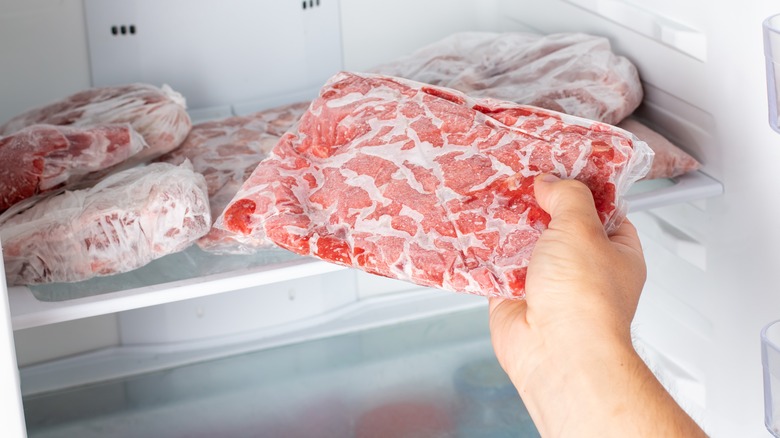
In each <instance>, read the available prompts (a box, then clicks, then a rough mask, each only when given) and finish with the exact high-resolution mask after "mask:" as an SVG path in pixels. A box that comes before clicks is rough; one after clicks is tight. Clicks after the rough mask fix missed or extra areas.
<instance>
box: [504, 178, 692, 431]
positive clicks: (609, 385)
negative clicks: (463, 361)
mask: <svg viewBox="0 0 780 438" xmlns="http://www.w3.org/2000/svg"><path fill="white" fill-rule="evenodd" d="M534 188H535V193H536V199H537V201H538V202H539V205H540V206H541V207H542V208H543V209H544V210H545V211H546V212H547V213H549V214H550V216H551V220H550V224H549V226H548V228H547V230H545V231H544V232H543V233H542V235H541V237H540V239H539V240H538V241H537V243H536V246H535V247H534V251H533V253H532V255H531V261H530V264H529V267H528V272H527V275H526V283H525V293H526V295H525V300H524V301H522V300H507V299H502V298H491V299H490V332H491V337H492V341H493V348H494V350H495V352H496V357H497V358H498V361H499V363H500V364H501V366H502V367H503V368H504V370H505V371H506V372H507V374H508V375H509V378H510V379H511V380H512V382H513V383H514V385H515V386H516V387H517V389H518V392H519V393H520V396H521V397H522V398H523V401H524V402H525V405H526V407H527V408H528V411H529V413H530V414H531V417H532V418H533V420H534V423H535V424H536V425H537V428H538V429H539V431H540V432H541V433H542V435H543V436H548V435H554V436H598V437H608V436H615V437H622V436H637V437H644V436H647V437H655V436H664V437H693V436H705V435H704V432H703V431H702V430H701V429H700V428H699V426H698V425H697V424H696V423H695V422H694V421H693V420H692V419H691V418H690V417H689V416H688V415H687V414H686V413H685V412H684V411H683V410H682V409H680V407H679V405H677V403H676V402H675V401H674V399H672V397H671V396H670V395H669V393H668V392H666V390H665V389H664V388H663V386H661V384H660V383H659V382H658V380H657V379H656V378H655V376H654V375H653V374H652V372H651V371H650V369H649V368H647V366H646V365H645V363H644V362H643V361H642V359H641V358H640V357H639V355H638V354H636V351H635V350H634V348H633V345H632V342H631V321H632V319H633V318H634V314H635V313H636V308H637V305H638V303H639V295H640V294H641V291H642V287H643V285H644V282H645V278H646V267H645V261H644V256H643V254H642V247H641V244H640V242H639V237H638V236H637V233H636V229H635V228H634V227H633V225H632V224H631V223H630V222H629V221H628V220H625V221H624V222H623V223H622V224H621V225H620V226H619V227H618V228H617V230H616V231H615V232H614V233H612V235H609V236H608V235H607V233H606V232H605V231H604V227H603V225H602V224H601V221H600V220H599V218H598V215H597V213H596V209H595V207H594V203H593V197H592V195H591V193H590V190H588V188H587V187H586V186H585V185H584V184H582V183H580V182H577V181H573V180H566V181H562V180H558V179H557V178H555V177H551V176H542V177H537V179H536V181H534Z"/></svg>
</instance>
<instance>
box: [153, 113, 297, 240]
mask: <svg viewBox="0 0 780 438" xmlns="http://www.w3.org/2000/svg"><path fill="white" fill-rule="evenodd" d="M308 107H309V103H308V102H305V103H296V104H292V105H285V106H281V107H277V108H272V109H268V110H265V111H259V112H256V113H253V114H249V115H246V116H235V117H229V118H226V119H222V120H214V121H210V122H204V123H200V124H197V125H195V126H193V127H192V130H191V131H190V133H189V135H188V136H187V138H186V139H185V140H184V143H182V145H181V146H180V147H178V148H176V149H175V150H173V151H172V152H170V153H168V154H165V155H163V156H162V157H160V158H159V161H162V162H167V163H171V164H181V163H183V162H184V161H185V160H189V161H190V162H191V163H192V166H193V170H195V171H196V172H198V173H201V174H202V175H203V176H205V177H206V185H207V186H208V191H209V204H210V205H211V215H212V218H215V219H216V218H217V217H218V216H219V215H220V214H221V213H222V211H223V210H224V209H225V207H227V205H228V203H229V202H230V200H231V199H233V197H234V196H235V195H236V193H237V192H238V189H240V188H241V185H242V184H243V183H244V181H246V179H247V178H249V175H251V174H252V171H254V170H255V168H256V167H257V164H258V163H260V161H262V160H263V159H264V158H265V157H266V156H267V155H268V153H269V152H270V151H271V149H272V148H273V147H274V146H275V145H276V143H277V142H278V141H279V138H280V137H281V136H282V135H283V134H284V133H285V132H287V130H289V129H290V128H291V127H292V126H293V125H294V124H295V123H296V122H297V121H298V119H300V117H301V115H302V114H303V113H304V112H305V111H306V109H307V108H308ZM231 236H232V235H231V234H229V233H225V232H224V231H223V230H219V229H216V228H214V229H212V230H211V231H210V232H209V233H208V234H207V235H206V236H203V237H202V238H201V239H199V240H198V242H197V243H198V246H200V248H201V249H203V250H204V251H209V252H214V253H220V254H246V253H251V252H252V250H251V249H248V248H245V247H244V246H243V245H241V244H240V242H237V241H236V240H234V239H233V238H232V237H231Z"/></svg>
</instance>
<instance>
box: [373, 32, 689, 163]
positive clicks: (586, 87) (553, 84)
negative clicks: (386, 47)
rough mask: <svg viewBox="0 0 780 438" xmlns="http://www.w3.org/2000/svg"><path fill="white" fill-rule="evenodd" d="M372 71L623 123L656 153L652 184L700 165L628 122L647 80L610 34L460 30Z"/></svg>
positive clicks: (641, 126)
mask: <svg viewBox="0 0 780 438" xmlns="http://www.w3.org/2000/svg"><path fill="white" fill-rule="evenodd" d="M372 71H373V72H375V73H380V74H386V75H390V76H399V77H403V78H406V79H412V80H415V81H419V82H425V83H428V84H433V85H438V86H443V87H448V88H454V89H456V90H459V91H462V92H464V93H466V94H468V95H469V96H472V97H491V98H495V99H502V100H507V101H510V102H515V103H521V104H526V105H533V106H539V107H542V108H547V109H551V110H555V111H560V112H564V113H566V114H570V115H573V116H580V117H585V118H587V119H592V120H597V121H600V122H605V123H609V124H613V125H617V126H618V127H621V128H623V129H625V130H627V131H629V132H631V133H633V134H634V135H636V136H637V137H638V138H639V139H641V140H642V141H645V142H647V144H648V145H649V146H650V149H652V150H653V152H655V160H654V161H653V167H652V169H651V170H650V172H648V174H647V175H646V176H645V179H654V178H672V177H675V176H679V175H681V174H683V173H686V172H690V171H693V170H696V169H698V168H699V167H700V164H699V163H698V162H697V161H696V160H695V159H694V158H693V157H691V156H690V155H689V154H687V153H686V152H685V151H683V150H682V149H680V148H679V147H678V146H676V145H675V144H673V143H671V142H670V141H669V140H667V139H666V138H665V137H663V136H662V135H661V134H659V133H658V132H655V131H654V130H652V129H650V128H649V127H648V126H646V125H644V124H642V123H641V122H639V121H637V120H635V119H633V118H626V117H627V116H629V114H631V113H632V112H633V111H634V110H635V109H636V108H637V107H638V106H639V104H640V103H641V101H642V96H643V91H642V83H641V81H640V78H639V74H638V72H637V70H636V67H634V65H633V64H632V63H631V62H630V61H629V60H628V59H626V58H625V57H622V56H618V55H616V54H615V53H613V52H612V49H611V46H610V43H609V40H607V39H606V38H604V37H600V36H596V35H588V34H584V33H555V34H550V35H540V34H535V33H527V32H506V33H492V32H463V33H456V34H453V35H450V36H448V37H446V38H444V39H442V40H439V41H436V42H434V43H431V44H429V45H427V46H425V47H422V48H420V49H419V50H417V51H415V52H414V53H412V54H410V55H407V56H403V57H400V58H397V59H395V60H393V61H390V62H388V63H385V64H381V65H379V66H376V67H375V68H373V69H372ZM618 122H620V124H619V123H618ZM624 123H625V124H626V126H623V125H622V124H624Z"/></svg>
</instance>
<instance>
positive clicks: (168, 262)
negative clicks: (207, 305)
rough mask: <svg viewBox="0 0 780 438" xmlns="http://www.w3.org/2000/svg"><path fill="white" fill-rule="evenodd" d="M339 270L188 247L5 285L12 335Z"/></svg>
mask: <svg viewBox="0 0 780 438" xmlns="http://www.w3.org/2000/svg"><path fill="white" fill-rule="evenodd" d="M721 193H723V186H722V185H721V184H720V182H718V181H716V180H714V179H712V178H710V177H709V176H707V175H705V174H704V173H702V172H691V173H688V174H686V175H683V176H681V177H678V178H674V179H658V180H649V181H640V182H639V183H637V184H635V185H634V187H633V188H632V190H631V192H630V193H629V196H628V203H629V209H630V211H632V212H635V211H641V210H647V209H651V208H656V207H660V206H663V205H670V204H675V203H680V202H688V201H696V200H700V199H704V198H708V197H712V196H717V195H720V194H721ZM339 269H344V268H343V267H341V266H337V265H334V264H330V263H325V262H321V261H317V260H314V259H310V258H303V257H300V256H297V255H295V254H292V253H290V252H287V251H285V250H282V249H269V250H266V251H263V252H261V253H259V254H257V255H253V256H214V255H210V254H207V253H204V252H203V251H200V250H199V249H198V248H197V247H196V246H193V247H191V248H189V249H188V250H186V251H184V252H181V253H178V254H172V255H170V256H167V257H163V258H161V259H159V260H156V261H154V262H152V263H150V264H149V265H147V266H145V267H143V268H141V269H138V270H135V271H133V272H129V273H126V274H120V275H114V276H110V277H103V278H95V279H92V280H88V281H83V282H79V283H72V284H65V283H57V284H50V285H45V286H33V287H21V286H20V287H11V288H9V300H10V307H11V320H12V324H13V328H14V330H19V329H23V328H30V327H36V326H41V325H47V324H52V323H57V322H64V321H70V320H74V319H80V318H86V317H90V316H97V315H103V314H108V313H114V312H121V311H123V310H130V309H135V308H139V307H145V306H153V305H157V304H163V303H169V302H173V301H179V300H185V299H189V298H196V297H201V296H206V295H211V294H217V293H222V292H228V291H231V290H237V289H243V288H247V287H252V286H260V285H266V284H273V283H277V282H282V281H286V280H290V279H295V278H301V277H305V276H310V275H319V274H322V273H327V272H332V271H335V270H339Z"/></svg>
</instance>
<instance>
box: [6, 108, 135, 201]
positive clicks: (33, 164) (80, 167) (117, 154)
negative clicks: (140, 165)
mask: <svg viewBox="0 0 780 438" xmlns="http://www.w3.org/2000/svg"><path fill="white" fill-rule="evenodd" d="M146 147H147V146H146V142H145V141H144V139H143V138H142V137H141V136H140V135H139V134H138V133H136V132H135V130H133V128H132V127H131V126H130V124H128V123H124V124H117V125H99V126H94V127H84V128H78V127H72V126H55V125H33V126H30V127H27V128H24V129H22V130H20V131H17V132H16V133H14V134H11V135H8V136H6V137H0V212H2V211H4V210H6V209H7V208H9V207H10V206H12V205H14V204H16V203H17V202H19V201H22V200H24V199H27V198H30V197H32V196H34V195H37V194H39V193H45V192H48V191H51V190H55V189H59V188H71V187H73V186H74V185H75V184H78V183H79V182H80V181H81V180H82V179H89V174H90V173H92V172H98V171H101V170H104V169H106V168H109V167H111V166H114V165H116V164H119V163H121V162H123V161H125V160H127V159H128V158H129V157H131V156H133V155H136V154H138V153H139V152H141V151H142V150H143V149H144V148H146Z"/></svg>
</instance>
